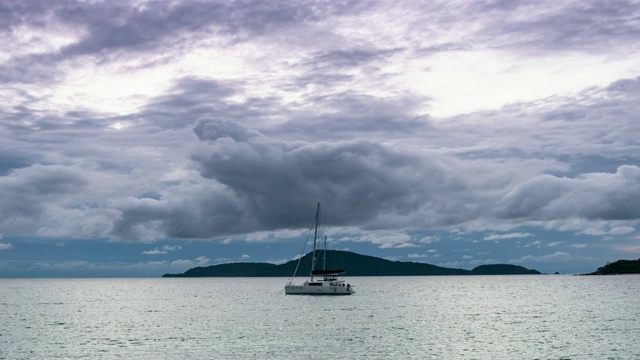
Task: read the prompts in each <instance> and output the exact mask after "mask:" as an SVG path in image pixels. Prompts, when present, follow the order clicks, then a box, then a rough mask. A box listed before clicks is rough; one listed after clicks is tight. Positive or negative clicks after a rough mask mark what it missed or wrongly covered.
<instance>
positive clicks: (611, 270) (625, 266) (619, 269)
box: [586, 259, 640, 275]
mask: <svg viewBox="0 0 640 360" xmlns="http://www.w3.org/2000/svg"><path fill="white" fill-rule="evenodd" d="M622 274H640V259H638V260H618V261H615V262H612V263H608V264H606V265H605V266H602V267H600V268H598V270H596V271H594V272H592V273H589V274H586V275H622Z"/></svg>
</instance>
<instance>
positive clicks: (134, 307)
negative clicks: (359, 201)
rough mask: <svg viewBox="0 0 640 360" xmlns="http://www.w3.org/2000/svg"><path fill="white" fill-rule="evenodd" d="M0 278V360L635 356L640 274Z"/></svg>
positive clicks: (639, 335) (638, 355) (639, 344)
mask: <svg viewBox="0 0 640 360" xmlns="http://www.w3.org/2000/svg"><path fill="white" fill-rule="evenodd" d="M347 280H348V282H349V283H351V284H352V285H355V286H356V288H355V289H356V291H357V293H356V294H354V295H352V296H338V297H331V296H325V297H314V296H286V295H284V294H283V292H282V291H281V290H282V289H283V287H284V285H285V283H286V279H282V278H195V279H189V278H183V279H175V278H172V279H0V359H125V358H126V359H336V358H338V359H365V358H366V359H391V358H393V359H640V320H639V318H640V308H639V306H638V305H639V304H640V301H639V300H638V299H639V296H640V276H636V275H629V276H608V277H603V276H562V275H540V276H535V275H533V276H447V277H362V278H357V277H353V278H347Z"/></svg>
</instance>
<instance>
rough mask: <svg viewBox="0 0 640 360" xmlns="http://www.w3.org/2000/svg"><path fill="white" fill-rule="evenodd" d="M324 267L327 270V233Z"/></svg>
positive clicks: (325, 237)
mask: <svg viewBox="0 0 640 360" xmlns="http://www.w3.org/2000/svg"><path fill="white" fill-rule="evenodd" d="M322 269H323V270H327V235H325V236H324V264H323V266H322Z"/></svg>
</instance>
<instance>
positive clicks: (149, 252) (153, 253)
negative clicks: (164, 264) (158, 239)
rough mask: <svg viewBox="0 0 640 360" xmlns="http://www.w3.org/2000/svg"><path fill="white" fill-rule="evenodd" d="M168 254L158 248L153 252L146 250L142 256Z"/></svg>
mask: <svg viewBox="0 0 640 360" xmlns="http://www.w3.org/2000/svg"><path fill="white" fill-rule="evenodd" d="M166 253H167V252H166V251H162V250H158V249H157V248H156V249H153V250H145V251H143V252H142V254H144V255H160V254H166Z"/></svg>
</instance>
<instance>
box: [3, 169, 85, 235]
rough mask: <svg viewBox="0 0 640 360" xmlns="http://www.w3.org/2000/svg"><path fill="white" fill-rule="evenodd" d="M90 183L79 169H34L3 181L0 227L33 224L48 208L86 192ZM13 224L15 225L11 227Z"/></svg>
mask: <svg viewBox="0 0 640 360" xmlns="http://www.w3.org/2000/svg"><path fill="white" fill-rule="evenodd" d="M87 185H88V181H87V179H85V177H84V176H83V175H82V173H81V172H80V171H78V170H76V169H71V168H67V167H64V166H58V165H50V166H44V165H39V164H36V165H33V166H30V167H27V168H21V169H15V170H12V171H11V172H10V173H9V174H8V175H7V176H2V177H0V225H2V226H1V227H9V226H10V225H14V224H15V223H20V222H22V221H24V222H25V224H32V222H33V220H35V219H37V218H39V217H40V216H42V215H43V214H44V213H45V212H46V211H47V208H48V207H53V206H55V205H54V204H59V201H61V200H64V199H65V198H67V197H68V196H69V195H70V194H75V193H77V192H81V191H83V189H84V188H86V186H87ZM12 223H13V224H12Z"/></svg>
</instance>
